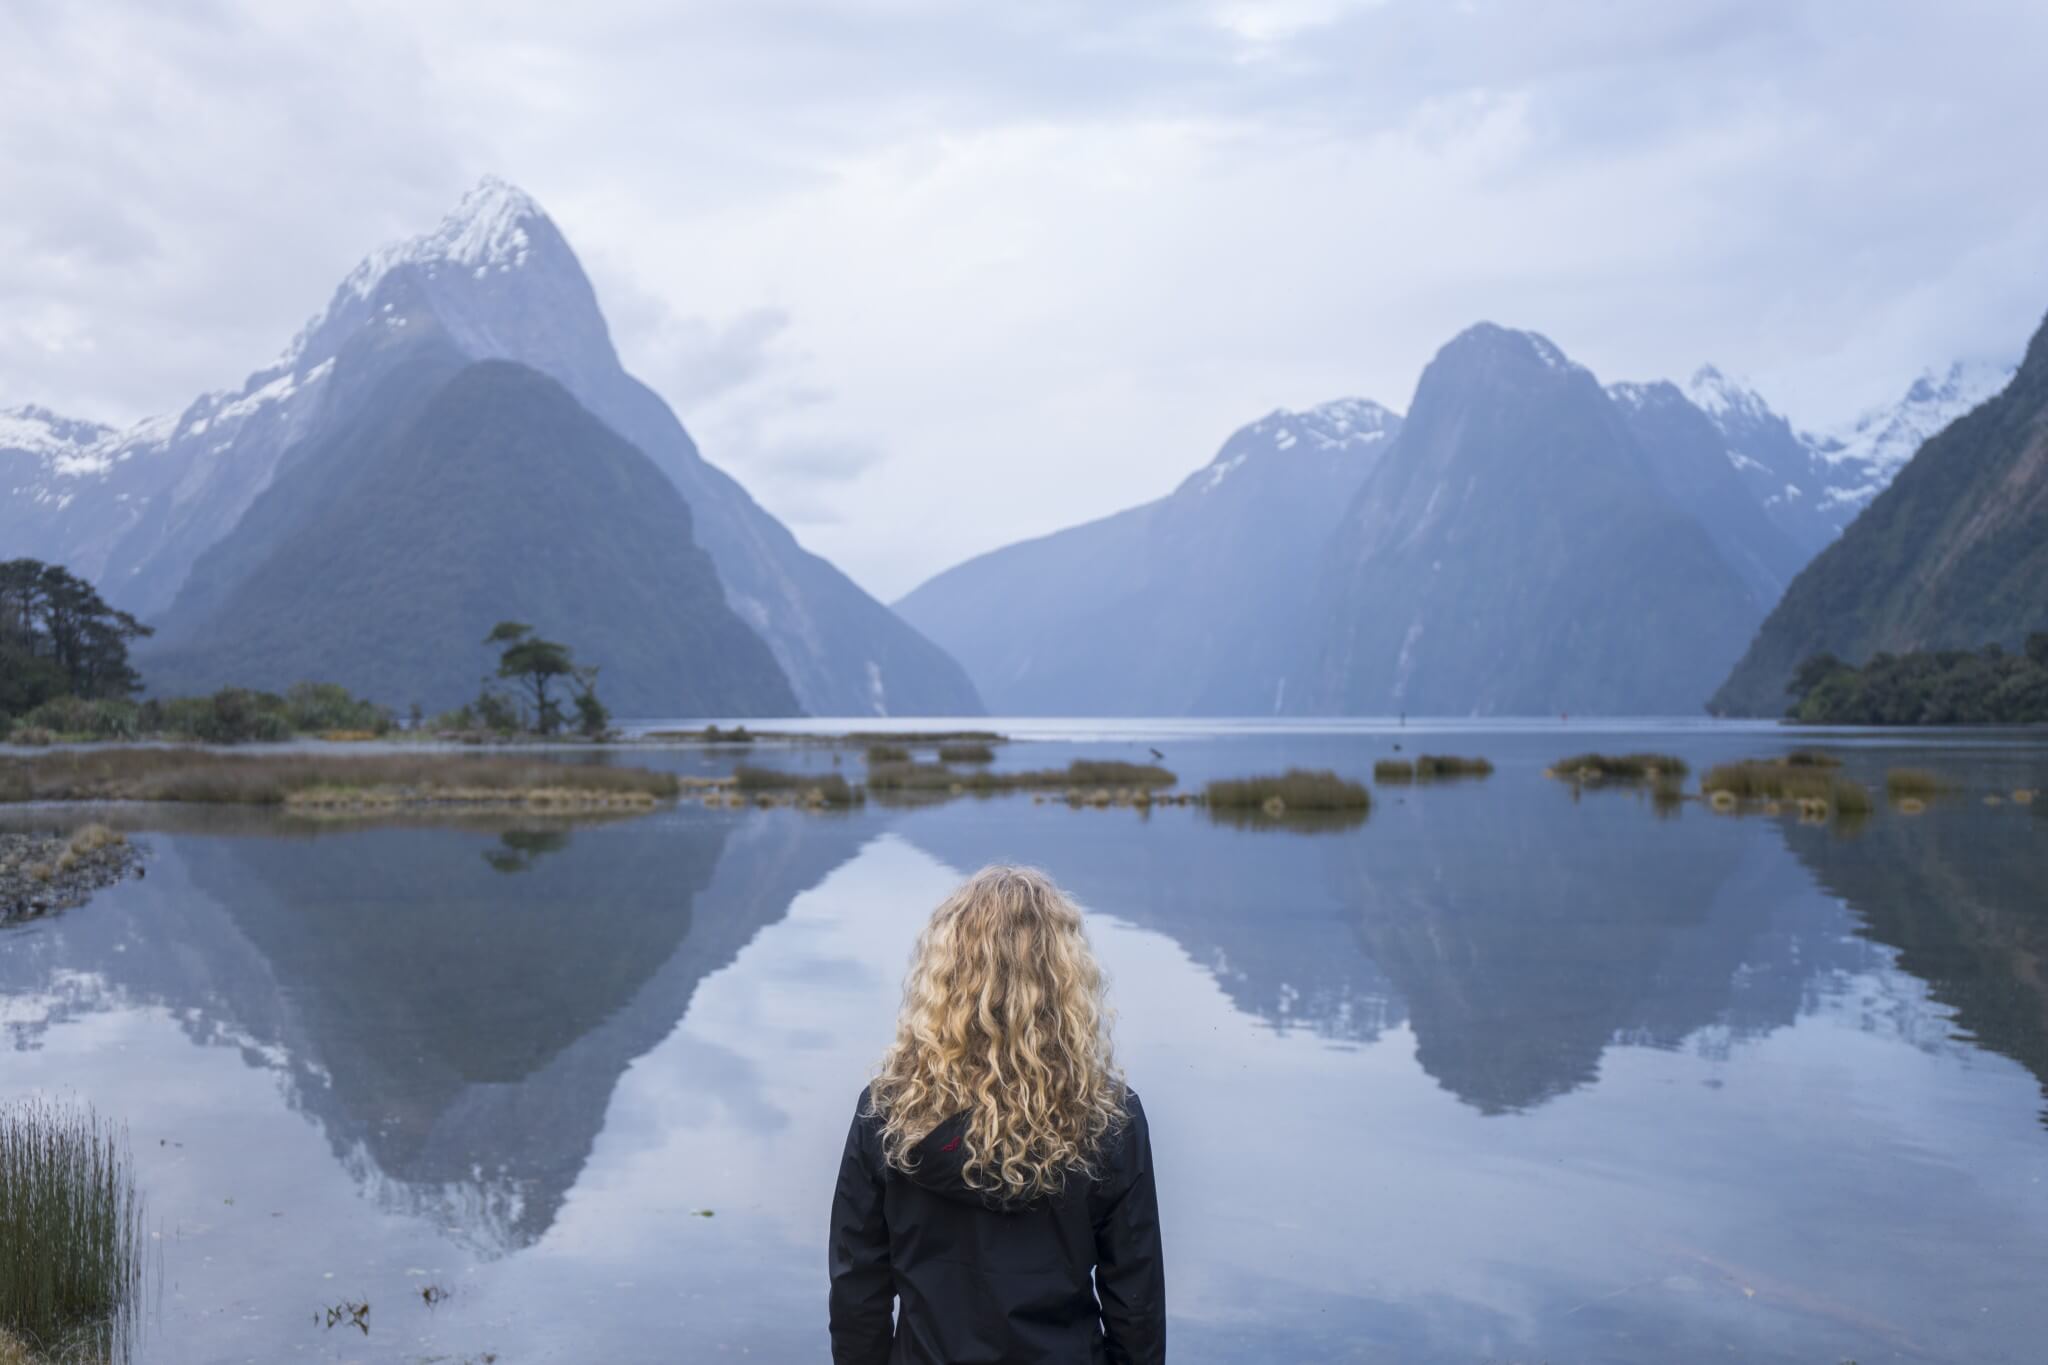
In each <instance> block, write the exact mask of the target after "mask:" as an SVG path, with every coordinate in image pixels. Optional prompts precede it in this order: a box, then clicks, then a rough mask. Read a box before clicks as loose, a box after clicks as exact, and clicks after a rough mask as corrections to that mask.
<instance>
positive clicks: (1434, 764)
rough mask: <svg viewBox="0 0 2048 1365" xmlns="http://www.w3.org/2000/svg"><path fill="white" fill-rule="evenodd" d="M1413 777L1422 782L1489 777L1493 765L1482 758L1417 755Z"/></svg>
mask: <svg viewBox="0 0 2048 1365" xmlns="http://www.w3.org/2000/svg"><path fill="white" fill-rule="evenodd" d="M1415 776H1416V778H1417V779H1418V780H1420V781H1424V782H1434V781H1439V780H1442V779H1445V778H1454V777H1491V776H1493V764H1492V763H1491V762H1490V761H1489V760H1487V759H1484V758H1456V757H1452V756H1450V755H1448V754H1418V755H1417V756H1416V758H1415Z"/></svg>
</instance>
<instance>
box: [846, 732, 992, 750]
mask: <svg viewBox="0 0 2048 1365" xmlns="http://www.w3.org/2000/svg"><path fill="white" fill-rule="evenodd" d="M805 738H815V736H805ZM842 738H844V739H845V740H846V742H847V743H849V744H908V745H912V746H914V747H926V746H929V745H933V744H1003V743H1007V742H1008V740H1009V736H1007V735H999V734H997V733H996V732H995V731H993V730H854V731H851V732H849V733H848V734H846V735H844V736H843V737H842Z"/></svg>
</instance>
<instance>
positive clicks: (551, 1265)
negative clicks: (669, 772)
mask: <svg viewBox="0 0 2048 1365" xmlns="http://www.w3.org/2000/svg"><path fill="white" fill-rule="evenodd" d="M997 725H998V727H999V728H1004V729H1006V730H1009V731H1011V732H1012V733H1017V732H1020V731H1023V730H1024V729H1025V728H1026V727H1023V726H1021V725H1010V724H1007V723H1003V722H997ZM1037 733H1039V734H1040V735H1041V736H1042V737H1041V738H1039V739H1037V740H1034V741H1032V742H1029V743H1018V744H1013V745H1010V746H1008V747H1007V748H1006V749H1005V750H1004V751H1003V752H1002V757H1001V760H1000V761H1001V762H1002V763H1003V764H1004V765H1006V766H1034V767H1036V766H1048V765H1053V764H1060V763H1064V762H1065V761H1066V759H1067V758H1069V757H1071V756H1075V755H1078V754H1089V755H1099V756H1105V757H1120V758H1144V757H1146V756H1147V753H1146V751H1147V749H1148V748H1151V747H1154V746H1156V747H1157V748H1159V749H1160V750H1162V751H1163V752H1164V754H1165V761H1166V763H1167V764H1168V765H1169V766H1171V767H1173V768H1174V769H1175V770H1176V771H1177V772H1179V773H1180V774H1181V776H1182V778H1183V781H1184V783H1192V782H1198V781H1199V780H1201V779H1203V778H1205V777H1209V776H1217V775H1226V774H1245V773H1251V772H1258V771H1268V770H1273V769H1275V768H1279V767H1283V766H1286V765H1289V764H1297V763H1313V764H1316V765H1318V766H1331V767H1335V768H1337V769H1339V770H1341V771H1345V772H1348V773H1352V774H1355V775H1359V776H1363V775H1365V774H1366V773H1367V772H1369V770H1370V767H1371V764H1372V761H1373V760H1374V759H1375V758H1379V757H1385V756H1389V755H1390V754H1391V753H1392V750H1393V746H1394V745H1396V744H1399V745H1401V746H1402V747H1403V751H1404V752H1406V753H1413V752H1416V751H1426V752H1452V753H1467V754H1484V755H1486V756H1488V757H1490V758H1492V759H1493V761H1494V762H1495V763H1496V764H1497V765H1498V771H1497V773H1496V774H1495V775H1494V776H1493V777H1492V778H1490V779H1488V780H1485V781H1481V782H1468V783H1453V784H1440V785H1423V786H1415V787H1409V788H1397V787H1386V788H1380V789H1379V790H1378V792H1377V798H1378V799H1377V802H1376V805H1375V807H1374V809H1373V811H1372V813H1371V815H1370V817H1369V818H1368V819H1366V820H1365V821H1364V822H1363V823H1361V824H1356V825H1353V826H1350V827H1347V828H1341V829H1328V830H1319V831H1315V832H1302V831H1298V830H1292V829H1286V828H1246V827H1240V826H1235V825H1230V824H1223V823H1216V822H1213V821H1211V820H1210V819H1209V818H1208V816H1207V814H1206V813H1205V812H1203V811H1201V810H1197V809H1190V808H1166V809H1155V810H1152V811H1150V812H1149V813H1141V812H1139V811H1135V810H1131V809H1118V808H1112V809H1108V810H1089V809H1079V810H1076V809H1069V808H1068V807H1067V806H1066V805H1065V804H1063V803H1060V802H1056V801H1054V802H1047V803H1044V804H1038V803H1034V802H1033V801H1032V800H1031V799H1030V798H1029V797H1003V798H995V799H990V800H973V799H968V800H961V801H954V802H950V803H945V804H940V805H934V806H927V807H921V808H915V809H904V808H891V807H885V806H881V805H877V804H873V803H871V804H869V805H868V806H866V807H865V808H862V809H859V810H856V811H854V812H852V813H844V814H817V813H804V812H799V811H793V810H753V809H748V810H725V809H707V808H705V807H702V806H699V805H694V804H685V805H682V806H679V807H677V808H675V809H672V810H665V811H661V812H659V813H656V814H654V815H652V816H648V817H645V818H640V819H634V820H627V821H621V822H616V823H607V824H600V825H594V826H583V827H566V826H547V825H536V824H518V825H507V824H502V823H499V824H477V825H468V826H454V827H451V826H446V825H443V826H439V827H433V826H417V825H414V826H395V827H394V826H385V827H379V828H345V827H337V826H309V825H303V824H300V825H294V824H288V823H284V822H282V821H280V820H278V819H276V818H275V817H272V816H268V815H263V814H252V813H248V812H222V811H204V810H200V811H193V810H189V809H188V810H181V811H172V810H164V809H158V810H154V811H151V810H143V809H135V810H129V811H123V812H118V813H117V814H116V818H117V819H118V820H119V821H121V822H122V823H124V824H125V825H127V826H128V827H130V828H132V829H134V830H136V831H138V833H137V834H136V836H135V837H136V838H137V839H138V840H139V841H140V842H141V843H142V844H143V845H144V847H145V850H146V853H147V857H148V862H147V873H148V875H147V877H146V878H145V879H144V880H141V881H135V882H129V883H125V884H123V885H121V886H118V887H116V888H114V889H112V890H110V891H108V892H105V893H103V894H102V895H100V896H99V897H98V898H97V899H95V900H94V901H93V902H92V903H90V904H88V905H86V906H84V907H81V908H79V909H75V910H72V911H69V912H66V913H65V914H63V915H61V916H58V917H54V918H51V919H48V920H45V921H41V922H37V923H33V924H31V925H28V926H26V927H22V928H18V929H15V930H11V931H8V932H6V933H5V934H4V935H0V992H4V995H0V1024H4V1029H5V1033H6V1038H7V1043H8V1046H7V1048H6V1049H5V1050H4V1051H0V1094H7V1095H16V1094H20V1093H22V1092H24V1091H46V1092H50V1093H55V1094H75V1095H77V1096H79V1097H81V1098H83V1099H86V1100H89V1101H91V1102H92V1103H94V1104H95V1105H97V1106H98V1107H99V1108H100V1109H101V1110H102V1111H103V1112H105V1113H108V1114H110V1115H112V1116H115V1117H117V1118H120V1119H123V1120H125V1121H126V1122H127V1124H128V1125H129V1129H130V1133H131V1138H132V1141H133V1145H134V1148H135V1154H136V1157H137V1164H138V1167H139V1174H140V1178H141V1182H142V1186H143V1189H144V1191H145V1194H146V1197H147V1199H148V1203H149V1210H150V1218H151V1222H152V1227H153V1229H154V1231H155V1232H156V1234H157V1237H158V1240H157V1242H156V1243H155V1245H156V1246H157V1248H158V1252H159V1258H160V1276H161V1287H160V1290H158V1291H157V1293H156V1294H155V1295H154V1296H153V1299H152V1303H151V1304H150V1305H149V1307H148V1309H147V1310H146V1321H145V1324H144V1328H143V1331H144V1348H143V1351H142V1358H144V1359H148V1360H151V1361H165V1362H201V1361H204V1362H212V1361H243V1360H248V1361H263V1362H273V1361H279V1360H290V1359H306V1360H377V1361H386V1360H389V1361H413V1360H447V1361H458V1360H479V1359H482V1358H484V1356H485V1354H486V1353H495V1356H496V1358H497V1359H498V1360H500V1361H503V1362H506V1363H507V1365H513V1363H514V1362H523V1361H579V1362H580V1361H596V1360H602V1361H608V1362H610V1361H621V1362H623V1361H670V1360H716V1359H726V1358H737V1357H740V1356H743V1355H744V1356H748V1357H750V1358H752V1359H756V1360H769V1361H806V1360H822V1359H824V1358H825V1346H824V1323H823V1311H824V1273H825V1271H824V1251H823V1235H824V1229H825V1211H826V1205H827V1201H828V1199H829V1195H830V1189H831V1184H832V1180H833V1177H834V1173H835V1166H836V1160H837V1156H838V1150H839V1145H840V1143H841V1141H842V1139H843V1137H844V1134H845V1129H846V1123H847V1119H848V1117H849V1114H850V1111H851V1107H852V1103H853V1098H854V1095H855V1093H856V1092H857V1091H858V1089H859V1088H860V1085H861V1083H862V1079H863V1075H864V1072H865V1070H866V1068H867V1067H868V1066H869V1065H870V1064H871V1063H872V1061H873V1060H874V1058H875V1056H876V1054H877V1053H878V1051H879V1049H880V1048H881V1046H882V1045H883V1043H884V1042H885V1040H886V1038H887V1036H888V1031H889V1027H890V1021H891V1018H892V1015H893V1011H894V1007H895V1003H896V989H897V983H898V980H899V977H900V974H901V970H902V967H903V964H904V960H905V957H906V954H907V953H908V951H909V948H910V944H911V940H912V938H913V936H914V934H915V932H916V930H917V927H918V926H919V924H920V923H921V921H922V919H923V918H924V916H925V915H926V913H927V912H928V911H929V909H930V908H931V906H932V905H933V904H935V903H936V901H937V900H938V899H939V897H940V896H941V895H942V894H943V893H944V892H945V890H946V889H947V888H948V887H949V886H950V885H951V884H952V883H953V882H954V881H955V880H956V879H957V878H958V877H960V876H961V875H963V874H965V873H967V872H969V871H972V870H973V869H974V868H975V867H977V866H979V865H980V864H982V863H984V862H987V861H991V860H995V859H1012V860H1022V861H1029V862H1033V863H1037V864H1039V865H1042V866H1044V867H1046V868H1048V869H1050V870H1051V871H1052V872H1053V873H1054V874H1055V875H1056V876H1058V877H1059V878H1060V879H1061V880H1062V881H1063V882H1064V883H1065V884H1066V885H1067V886H1068V887H1069V888H1070V889H1071V890H1072V891H1073V892H1074V893H1075V895H1076V896H1077V897H1078V898H1079V899H1080V900H1081V901H1082V902H1083V904H1084V906H1085V907H1086V909H1087V911H1088V913H1089V927H1090V932H1091V935H1092V937H1093V939H1094V942H1095V944H1096V947H1097V950H1098V952H1099V953H1100V955H1101V957H1102V958H1103V960H1104V962H1105V963H1106V965H1107V967H1108V969H1109V971H1110V973H1111V976H1112V979H1113V992H1114V1001H1115V1004H1116V1005H1117V1007H1118V1009H1119V1012H1120V1014H1119V1019H1118V1023H1117V1036H1118V1042H1119V1050H1120V1055H1121V1057H1122V1060H1123V1062H1124V1064H1125V1066H1126V1068H1127V1070H1128V1071H1129V1074H1130V1076H1131V1078H1132V1081H1133V1083H1134V1084H1135V1085H1136V1086H1137V1087H1138V1088H1139V1089H1140V1090H1141V1092H1142V1093H1143V1094H1144V1096H1145V1101H1146V1106H1147V1109H1148V1111H1149V1112H1150V1113H1151V1115H1152V1120H1153V1125H1154V1130H1155V1145H1156V1155H1157V1159H1158V1165H1159V1170H1160V1180H1161V1186H1160V1192H1161V1202H1162V1207H1163V1213H1164V1219H1165V1226H1166V1236H1167V1256H1168V1269H1169V1284H1170V1287H1171V1292H1172V1304H1173V1314H1174V1317H1173V1327H1172V1339H1173V1358H1174V1359H1176V1360H1178V1361H1214V1362H1225V1361H1229V1362H1257V1361H1276V1362H1278V1361H1285V1362H1301V1361H1320V1360H1350V1359H1366V1360H1389V1361H1445V1362H1453V1361H1455V1362H1466V1361H1510V1360H1532V1361H1533V1360H1552V1361H1616V1362H1620V1361H1643V1360H1660V1361H1663V1360H1672V1361H1675V1360H1703V1359H1733V1360H1742V1361H1788V1362H1789V1361H1837V1360H1841V1359H1854V1360H1858V1361H1864V1362H1869V1361H1878V1360H1914V1361H1922V1360H1953V1361H1973V1362H1983V1361H2030V1360H2036V1359H2038V1358H2039V1349H2040V1343H2041V1341H2043V1340H2044V1339H2048V1295H2043V1294H2042V1292H2041V1286H2042V1285H2043V1284H2044V1283H2048V1123H2044V1113H2048V1106H2044V1083H2048V895H2044V891H2048V818H2044V816H2048V802H2044V803H2036V804H2034V805H2031V806H2028V805H2022V804H2019V803H2015V802H2012V801H2010V800H2007V801H2006V802H2005V803H2004V804H2001V805H1996V806H1993V805H1987V804H1986V803H1985V802H1984V800H1983V798H1984V797H1985V796H1986V795H1989V794H1994V793H1996V794H2009V793H2010V792H2012V791H2013V790H2015V789H2019V788H2028V787H2032V788H2040V787H2048V737H2044V736H2041V735H2038V734H2036V735H2033V736H2027V735H2014V734H2006V735H1984V734H1972V735H1963V734H1949V735H1912V736H1906V735H1864V736H1857V737H1851V736H1845V735H1814V734H1811V733H1803V734H1798V735H1794V734H1791V733H1788V732H1782V731H1776V730H1770V729H1750V730H1736V729H1727V728H1721V727H1709V726H1664V727H1655V728H1644V729H1642V730H1639V731H1636V732H1618V731H1613V730H1610V731H1606V732H1601V731H1597V730H1594V729H1592V728H1582V727H1580V726H1576V725H1574V726H1570V727H1558V726H1550V727H1537V726H1528V727H1519V728H1517V727H1492V728H1488V727H1483V726H1466V727H1455V728H1452V729H1449V730H1444V729H1437V730H1434V731H1432V730H1430V729H1428V728H1426V727H1421V726H1415V725H1411V726H1408V727H1406V728H1405V729H1397V728H1394V727H1375V726H1355V727H1345V728H1339V727H1320V728H1319V727H1315V726H1309V725H1296V726H1289V727H1277V728H1276V727H1270V726H1259V725H1243V726H1228V725H1218V726H1206V725H1198V724H1190V723H1179V724H1150V723H1141V722H1130V723H1117V724H1112V725H1102V724H1076V725H1062V726H1056V727H1041V728H1040V729H1039V731H1038V732H1037ZM1794 743H1804V744H1815V743H1818V744H1821V745H1824V746H1825V747H1828V748H1830V749H1833V750H1835V751H1836V752H1838V753H1841V754H1843V755H1844V756H1845V757H1846V759H1847V761H1848V769H1847V771H1848V772H1849V773H1850V774H1851V775H1852V776H1857V777H1860V778H1863V779H1865V780H1869V781H1873V782H1876V783H1881V779H1882V772H1883V769H1884V768H1885V767H1886V766H1889V765H1894V764H1907V763H1910V764H1913V765H1915V766H1921V767H1926V768H1930V769H1934V770H1936V771H1938V772H1941V773H1943V774H1945V775H1948V776H1950V777H1953V778H1955V779H1957V780H1959V781H1960V782H1961V783H1962V784H1963V787H1964V791H1963V792H1962V793H1960V794H1959V795H1958V796H1956V797H1954V798H1952V799H1949V800H1945V801H1940V802H1936V803H1935V804H1934V805H1933V806H1931V807H1930V808H1929V809H1928V811H1927V812H1926V813H1925V814H1922V815H1919V816H1905V815H1900V814H1896V813H1894V812H1892V811H1890V810H1888V809H1884V808H1883V806H1882V803H1880V809H1879V811H1878V812H1877V814H1876V815H1875V816H1873V817H1872V819H1871V820H1869V821H1868V822H1867V823H1866V824H1865V825H1864V826H1862V827H1861V828H1860V830H1857V831H1854V832H1850V831H1845V830H1842V829H1839V828H1836V827H1831V826H1825V825H1802V824H1800V823H1799V822H1798V821H1797V820H1796V819H1792V818H1789V817H1788V818H1771V817H1765V816H1749V817H1741V818H1735V817H1728V816H1720V815H1716V814H1714V813H1712V812H1711V811H1709V810H1707V809H1706V808H1704V807H1702V806H1700V805H1698V804H1696V803H1695V804H1688V805H1687V806H1685V807H1684V808H1683V809H1682V810H1680V811H1678V812H1677V813H1676V814H1675V815H1669V816H1667V815H1662V814H1660V813H1659V812H1657V811H1655V810H1653V808H1652V807H1651V805H1650V804H1649V803H1648V802H1646V801H1644V800H1642V799H1640V798H1638V797H1636V796H1633V795H1630V794H1628V793H1626V792H1621V791H1588V792H1585V793H1582V794H1578V795H1576V796H1575V794H1574V792H1573V791H1572V789H1571V788H1570V787H1568V786H1565V785H1563V784H1560V783H1557V782H1554V781H1550V780H1547V779H1545V778H1544V777H1543V776H1542V769H1543V767H1544V766H1545V765H1546V764H1547V763H1549V762H1550V761H1551V760H1553V759H1555V758H1557V757H1559V756H1561V755H1563V754H1565V753H1568V752H1573V751H1576V750H1581V749H1588V748H1600V749H1606V750H1610V751H1614V750H1622V749H1637V748H1655V749H1660V750H1668V751H1675V752H1677V753H1679V754H1681V755H1682V756H1684V757H1686V758H1688V759H1689V760H1690V761H1692V762H1693V764H1694V765H1695V768H1696V769H1697V768H1698V767H1699V766H1701V765H1703V764H1705V763H1708V762H1712V761H1717V760H1720V759H1725V758H1731V757H1737V756H1743V755H1750V754H1764V753H1771V752H1780V751H1783V750H1784V749H1786V748H1789V747H1792V746H1793V744H1794ZM757 750H758V751H757V752H756V753H754V754H753V755H751V761H771V762H782V763H789V764H795V765H803V766H812V767H817V768H820V769H824V770H830V769H831V768H832V766H833V758H832V754H833V751H831V750H828V749H824V748H813V749H775V748H770V747H768V746H765V745H764V746H757ZM627 757H629V758H630V760H631V761H635V762H649V763H670V764H673V765H676V766H679V767H682V768H685V769H687V770H689V771H706V770H710V769H715V768H716V767H718V766H720V765H721V764H729V763H730V761H731V756H730V754H716V753H707V752H706V751H703V750H638V751H634V752H633V753H631V754H630V755H628V756H627ZM841 762H842V763H843V764H844V768H843V770H844V771H846V772H848V773H849V775H853V774H854V773H855V772H856V770H857V767H858V762H859V760H858V756H857V752H855V751H848V752H846V753H844V754H843V756H842V758H841ZM99 814H100V815H101V816H102V818H104V817H105V816H106V814H107V812H100V813H99ZM13 818H14V819H16V820H20V819H23V818H27V819H30V820H31V821H37V820H40V821H42V822H44V823H47V822H48V821H49V819H50V818H51V816H50V815H49V813H47V812H44V813H40V814H38V813H33V812H32V813H28V814H27V815H26V816H22V815H17V816H15V817H13ZM67 818H68V817H67ZM707 1215H708V1216H707ZM429 1287H433V1288H435V1289H437V1290H445V1291H447V1294H448V1296H447V1297H446V1298H445V1300H442V1301H440V1302H438V1303H436V1304H431V1305H430V1304H429V1303H428V1302H427V1301H426V1298H425V1296H424V1291H425V1290H427V1289H428V1288H429ZM344 1300H352V1301H358V1302H366V1303H368V1304H369V1305H370V1312H369V1314H368V1315H367V1318H366V1322H367V1327H368V1331H367V1333H364V1332H361V1331H359V1330H358V1329H357V1328H355V1327H354V1326H351V1325H349V1324H348V1323H347V1322H346V1321H344V1322H342V1323H341V1324H340V1325H337V1326H334V1327H332V1328H330V1327H329V1326H327V1325H326V1319H325V1316H324V1311H323V1310H324V1309H325V1308H326V1307H327V1306H328V1305H331V1304H336V1303H340V1302H342V1301H344Z"/></svg>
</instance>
